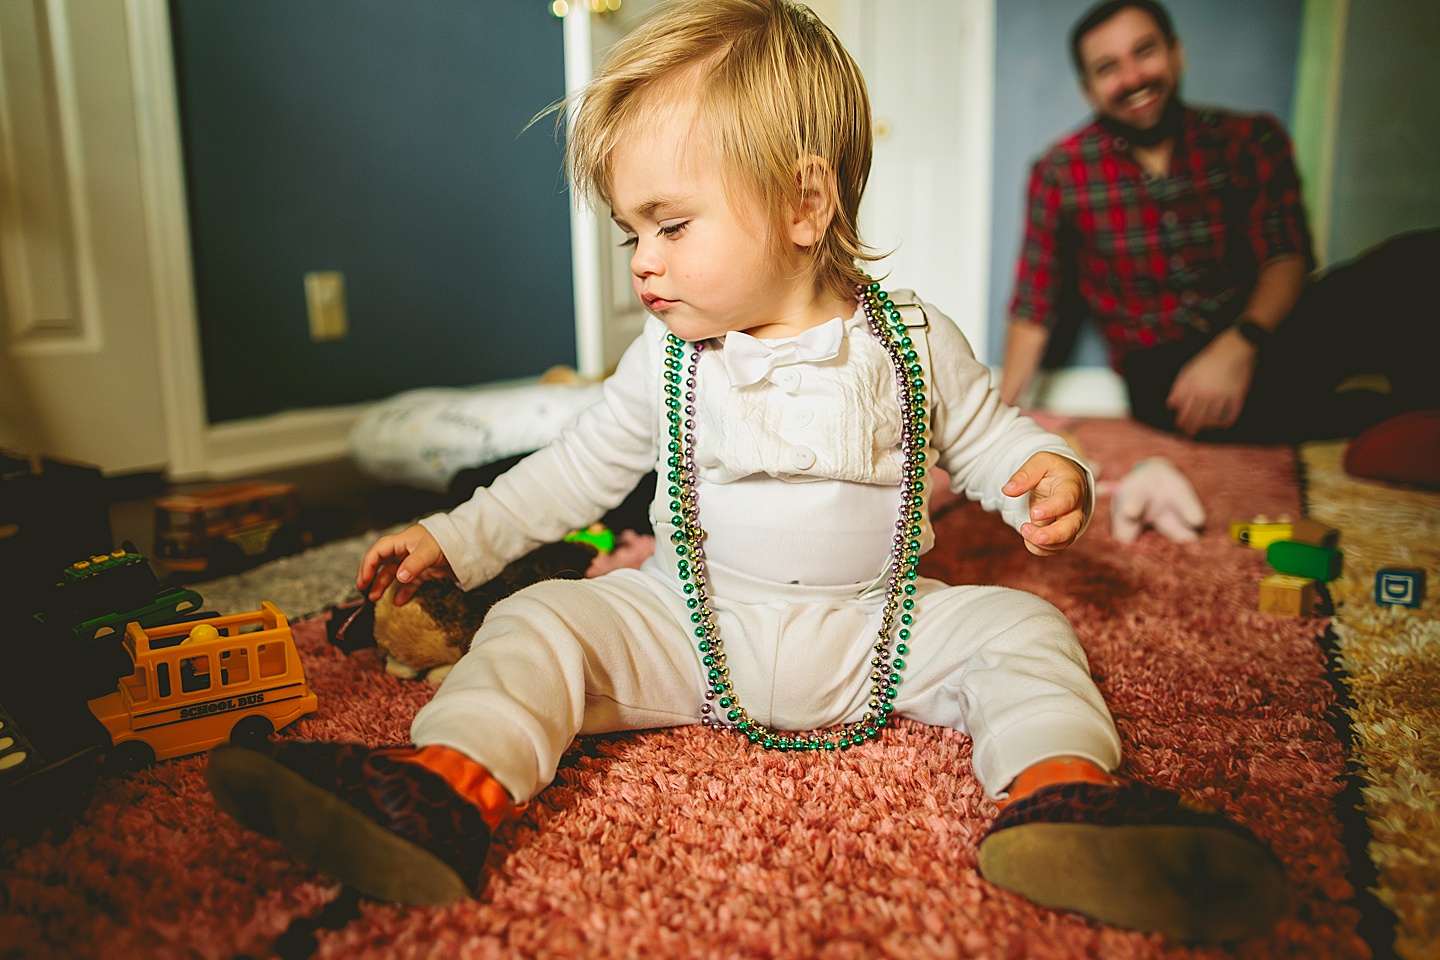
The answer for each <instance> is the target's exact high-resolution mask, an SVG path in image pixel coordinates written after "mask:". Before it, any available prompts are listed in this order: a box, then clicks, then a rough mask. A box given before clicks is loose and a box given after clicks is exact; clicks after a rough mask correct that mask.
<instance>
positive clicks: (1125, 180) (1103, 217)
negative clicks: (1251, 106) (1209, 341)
mask: <svg viewBox="0 0 1440 960" xmlns="http://www.w3.org/2000/svg"><path fill="white" fill-rule="evenodd" d="M1170 170H1171V173H1172V175H1171V176H1169V177H1152V176H1150V175H1149V174H1147V173H1146V172H1145V171H1144V170H1143V169H1142V168H1141V166H1140V164H1139V163H1138V162H1136V160H1135V159H1134V158H1133V157H1132V156H1131V155H1130V153H1129V150H1128V144H1127V143H1126V142H1125V140H1124V139H1122V138H1120V137H1116V136H1114V135H1113V134H1112V133H1110V132H1109V131H1108V130H1106V129H1105V128H1104V127H1102V126H1101V125H1100V124H1099V123H1098V122H1092V123H1090V124H1089V125H1087V126H1085V127H1083V128H1081V129H1080V130H1078V131H1076V132H1075V133H1073V134H1071V135H1070V136H1068V137H1066V138H1065V139H1064V140H1062V141H1060V142H1059V143H1058V144H1056V145H1055V146H1054V147H1053V148H1051V150H1050V152H1049V153H1047V154H1046V155H1045V156H1043V157H1041V158H1040V159H1039V160H1038V161H1036V163H1035V166H1034V167H1033V168H1032V170H1031V172H1030V187H1029V197H1028V207H1029V219H1028V222H1027V224H1026V230H1025V243H1024V247H1023V249H1022V250H1021V253H1020V260H1019V264H1018V265H1017V267H1016V277H1015V294H1014V296H1013V297H1012V298H1011V301H1010V316H1011V318H1013V319H1016V320H1029V321H1030V322H1032V323H1039V324H1044V325H1045V326H1046V327H1047V328H1053V327H1054V326H1055V324H1056V323H1057V322H1058V321H1059V320H1060V318H1061V314H1062V312H1065V311H1066V310H1068V309H1070V307H1071V305H1074V306H1075V307H1078V308H1079V309H1082V310H1085V311H1086V312H1087V314H1088V315H1089V316H1090V317H1092V318H1094V320H1095V321H1096V323H1097V324H1098V326H1099V327H1100V330H1101V332H1102V333H1103V334H1104V336H1105V339H1106V342H1107V343H1108V344H1109V346H1110V362H1111V364H1112V365H1113V366H1114V367H1115V368H1116V369H1117V370H1118V369H1119V368H1120V361H1121V359H1122V358H1123V357H1124V356H1125V355H1126V354H1127V353H1129V352H1130V351H1132V350H1135V349H1144V348H1146V347H1150V346H1154V345H1156V344H1160V343H1166V342H1169V341H1173V340H1178V339H1180V338H1181V337H1183V336H1184V335H1185V333H1186V331H1187V330H1188V329H1197V330H1200V331H1208V330H1211V329H1215V328H1217V327H1221V326H1224V325H1225V324H1228V323H1230V322H1231V321H1233V320H1234V319H1235V317H1236V315H1238V314H1239V313H1240V311H1241V310H1242V309H1243V308H1244V306H1245V302H1246V300H1247V298H1248V297H1249V294H1250V290H1251V288H1252V287H1253V286H1254V283H1255V276H1256V272H1257V270H1258V268H1259V266H1260V265H1262V264H1264V263H1265V262H1266V261H1269V260H1273V259H1275V258H1276V257H1280V256H1283V255H1285V254H1294V253H1298V254H1300V255H1302V256H1303V257H1304V258H1305V264H1306V267H1307V269H1308V268H1309V267H1311V266H1312V265H1313V259H1312V255H1311V251H1310V232H1309V229H1308V227H1307V226H1306V223H1305V211H1304V208H1303V207H1302V206H1301V203H1300V183H1299V179H1298V177H1297V176H1296V173H1295V164H1294V160H1293V159H1292V157H1291V151H1290V140H1289V138H1287V137H1286V136H1285V132H1284V131H1283V130H1282V129H1281V128H1280V125H1279V124H1278V123H1276V122H1275V120H1274V119H1272V118H1271V117H1268V116H1263V115H1256V116H1243V115H1239V114H1233V113H1226V112H1223V111H1220V110H1215V109H1211V108H1205V109H1200V110H1196V109H1192V108H1189V107H1187V108H1185V112H1184V119H1183V121H1182V127H1181V133H1180V134H1179V135H1178V136H1177V137H1176V140H1175V148H1174V152H1173V155H1172V157H1171V161H1170Z"/></svg>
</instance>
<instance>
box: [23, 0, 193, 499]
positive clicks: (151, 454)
mask: <svg viewBox="0 0 1440 960" xmlns="http://www.w3.org/2000/svg"><path fill="white" fill-rule="evenodd" d="M126 13H127V11H126V6H125V4H124V3H123V2H121V0H48V2H44V3H41V2H34V3H23V2H18V0H6V2H4V3H0V274H3V281H4V282H3V297H0V302H3V318H0V381H3V383H4V386H3V387H0V444H6V445H9V446H12V447H14V448H16V449H19V450H21V451H23V452H26V453H30V454H43V455H51V456H59V457H63V458H66V459H71V460H78V461H82V462H86V463H90V464H94V465H97V466H99V467H101V468H102V469H103V470H104V471H105V472H106V473H112V474H113V473H126V472H132V471H139V470H152V469H159V468H161V467H163V466H164V465H165V462H166V440H165V411H164V407H163V404H162V401H161V386H160V384H161V369H160V365H159V363H158V361H157V350H156V332H155V330H156V328H155V321H154V315H155V306H154V301H153V299H152V294H151V262H150V259H149V257H148V254H147V249H146V243H145V212H144V204H143V197H142V191H141V187H140V184H141V170H140V160H139V153H138V147H137V142H136V124H135V115H136V114H135V111H136V102H135V100H134V98H133V96H132V84H131V61H130V56H129V48H128V31H127V26H126Z"/></svg>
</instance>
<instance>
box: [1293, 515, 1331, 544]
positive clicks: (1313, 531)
mask: <svg viewBox="0 0 1440 960" xmlns="http://www.w3.org/2000/svg"><path fill="white" fill-rule="evenodd" d="M1285 539H1287V540H1294V541H1295V542H1296V543H1308V544H1310V545H1311V546H1312V547H1328V548H1330V549H1332V550H1333V549H1335V546H1336V544H1338V543H1339V542H1340V531H1339V530H1336V529H1335V528H1334V527H1331V526H1327V525H1325V524H1323V523H1321V522H1320V521H1319V520H1312V519H1310V518H1309V517H1301V518H1300V519H1299V520H1296V521H1295V522H1294V523H1293V524H1291V525H1290V536H1289V537H1286V538H1285Z"/></svg>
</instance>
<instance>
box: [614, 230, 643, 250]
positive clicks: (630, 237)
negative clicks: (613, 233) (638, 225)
mask: <svg viewBox="0 0 1440 960" xmlns="http://www.w3.org/2000/svg"><path fill="white" fill-rule="evenodd" d="M639 242H640V238H639V237H637V236H636V235H635V234H633V233H630V234H626V235H625V239H624V240H621V241H620V242H619V243H618V244H616V246H618V247H633V246H635V244H637V243H639Z"/></svg>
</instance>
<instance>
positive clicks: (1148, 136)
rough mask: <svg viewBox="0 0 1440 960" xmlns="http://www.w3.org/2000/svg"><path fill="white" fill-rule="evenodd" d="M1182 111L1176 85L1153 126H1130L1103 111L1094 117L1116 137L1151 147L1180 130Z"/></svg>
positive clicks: (1183, 111)
mask: <svg viewBox="0 0 1440 960" xmlns="http://www.w3.org/2000/svg"><path fill="white" fill-rule="evenodd" d="M1184 113H1185V108H1184V107H1182V106H1181V105H1180V88H1179V87H1178V86H1177V87H1176V88H1175V89H1174V90H1173V91H1171V93H1170V99H1169V100H1167V101H1166V102H1165V109H1164V110H1163V111H1161V113H1160V119H1159V120H1158V121H1156V123H1155V126H1153V127H1151V128H1149V129H1148V130H1142V129H1140V128H1139V127H1132V126H1130V124H1128V123H1124V122H1122V121H1120V120H1116V119H1115V118H1114V117H1111V116H1108V115H1106V114H1103V113H1096V114H1095V119H1096V120H1098V121H1099V122H1100V125H1101V126H1102V127H1104V128H1105V129H1106V130H1108V131H1109V132H1110V133H1112V134H1114V135H1115V136H1117V137H1124V138H1125V139H1126V140H1128V141H1130V142H1131V143H1132V144H1134V145H1135V146H1137V147H1153V146H1155V145H1156V144H1159V143H1164V142H1165V141H1166V140H1168V139H1170V138H1171V137H1173V136H1175V134H1177V133H1179V132H1180V120H1181V117H1183V116H1184Z"/></svg>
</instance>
